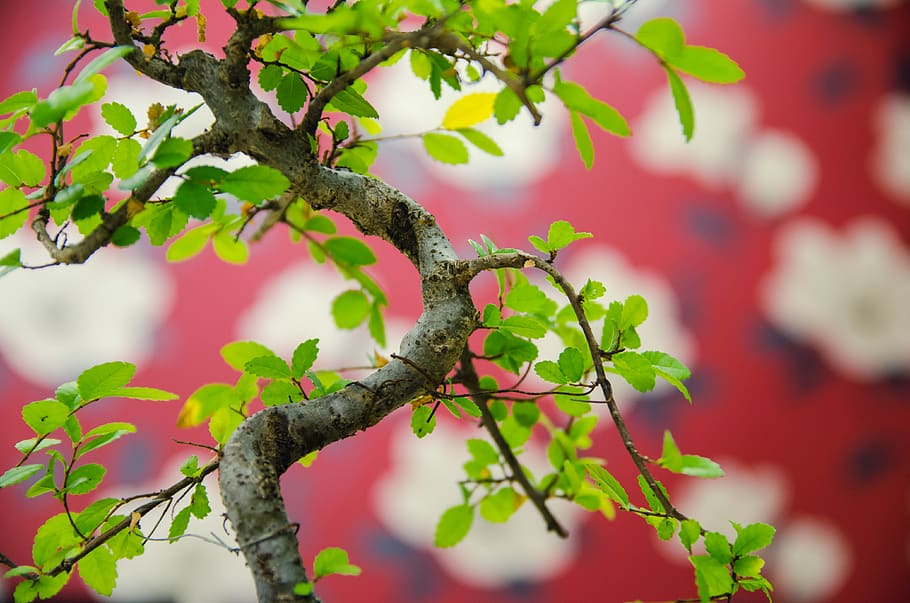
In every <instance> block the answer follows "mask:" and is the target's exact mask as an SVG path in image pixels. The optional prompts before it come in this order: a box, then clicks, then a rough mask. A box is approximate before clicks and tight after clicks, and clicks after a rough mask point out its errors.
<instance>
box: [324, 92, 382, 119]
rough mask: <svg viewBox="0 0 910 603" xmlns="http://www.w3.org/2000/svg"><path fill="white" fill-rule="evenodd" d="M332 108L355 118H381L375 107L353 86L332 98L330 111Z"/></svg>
mask: <svg viewBox="0 0 910 603" xmlns="http://www.w3.org/2000/svg"><path fill="white" fill-rule="evenodd" d="M331 108H334V109H336V110H338V111H341V112H343V113H347V114H348V115H353V116H355V117H374V118H378V117H379V113H377V112H376V109H375V108H374V107H373V105H371V104H370V103H369V102H368V101H367V99H365V98H363V97H362V96H361V95H360V93H359V92H357V91H356V90H354V88H353V87H352V86H348V87H347V88H345V89H344V90H342V91H341V92H339V93H338V94H336V95H335V96H333V97H332V101H331V102H330V103H329V109H331Z"/></svg>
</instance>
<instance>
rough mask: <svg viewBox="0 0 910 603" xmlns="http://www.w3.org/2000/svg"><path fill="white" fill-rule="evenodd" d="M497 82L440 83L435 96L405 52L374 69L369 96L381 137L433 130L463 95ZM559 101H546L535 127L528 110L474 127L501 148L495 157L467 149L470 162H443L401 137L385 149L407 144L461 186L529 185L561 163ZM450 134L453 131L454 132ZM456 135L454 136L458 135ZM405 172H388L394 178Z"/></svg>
mask: <svg viewBox="0 0 910 603" xmlns="http://www.w3.org/2000/svg"><path fill="white" fill-rule="evenodd" d="M500 87H501V85H500V84H498V83H497V82H496V81H495V80H494V78H492V76H487V77H485V78H483V79H481V80H480V81H479V82H477V83H476V84H474V83H472V84H465V85H464V86H463V89H462V92H460V93H459V92H455V91H454V90H452V89H450V88H449V87H448V86H447V85H445V84H443V85H442V96H441V97H440V99H439V100H438V101H437V100H436V99H435V98H433V94H432V93H431V92H430V89H429V85H428V84H427V83H426V82H423V81H421V80H419V79H418V78H416V77H414V74H413V73H412V72H411V68H410V65H409V61H408V59H407V57H405V58H404V59H402V60H401V61H399V62H398V63H396V64H395V65H393V66H391V67H389V68H387V69H382V70H381V71H378V72H377V73H376V74H375V77H374V79H373V80H372V84H371V85H370V88H369V89H368V90H367V97H368V98H369V99H370V100H371V102H373V103H374V105H375V106H376V110H377V111H378V112H379V115H380V120H381V123H382V126H383V132H382V136H396V135H402V134H416V133H420V132H425V131H427V130H432V129H433V128H437V127H439V125H440V124H441V123H442V118H443V115H445V112H446V110H447V109H448V108H449V106H450V105H451V104H452V103H453V102H454V101H455V100H456V99H457V98H458V97H459V96H461V95H463V94H470V93H474V92H494V91H498V90H499V88H500ZM557 105H558V103H554V102H552V101H549V100H548V101H547V102H545V103H544V104H543V106H542V109H541V111H542V112H543V113H544V114H545V115H546V116H547V117H546V119H544V120H543V121H542V122H541V124H540V125H539V126H534V124H533V122H532V121H531V119H530V117H529V116H528V113H527V111H526V110H522V111H521V113H520V114H519V115H518V116H517V117H516V118H515V119H514V120H513V121H511V122H509V123H507V124H505V125H504V126H501V127H500V126H496V123H495V120H493V119H490V120H488V121H486V122H483V123H481V124H479V125H478V126H476V128H477V129H478V130H481V131H483V132H485V133H487V134H488V135H490V136H491V137H492V138H493V139H494V140H495V141H496V142H497V143H498V144H499V146H500V148H502V150H503V156H501V157H494V156H492V155H488V154H486V153H483V152H481V151H478V150H477V149H473V148H470V147H471V145H470V144H468V147H469V149H468V150H469V153H470V154H471V162H470V163H468V164H467V165H457V166H452V165H445V164H442V163H439V162H438V161H435V160H433V159H431V158H430V157H428V156H427V154H426V152H425V151H424V150H423V146H422V144H421V142H420V141H419V140H418V139H414V140H408V141H404V142H394V141H390V142H387V143H382V144H384V145H388V147H387V148H384V149H383V150H384V151H386V152H392V151H394V150H395V148H396V146H397V145H402V144H403V145H407V149H408V151H409V153H410V154H412V155H416V156H417V157H418V161H419V162H420V163H421V168H420V169H428V170H430V171H431V172H432V173H433V175H434V176H435V177H437V178H439V179H440V180H442V181H443V182H445V183H447V184H449V185H451V186H454V187H458V188H461V189H469V190H478V189H489V188H504V187H510V186H522V185H527V184H533V183H534V182H536V181H537V180H538V179H539V178H541V177H543V176H544V175H545V174H546V173H547V172H548V171H550V170H552V169H554V168H555V167H556V165H557V164H558V162H559V159H560V156H559V146H560V145H559V141H560V139H561V136H562V134H563V124H564V123H565V116H564V112H563V111H561V110H559V107H558V106H557ZM453 135H456V134H454V133H453ZM456 136H457V135H456ZM406 176H407V175H395V174H389V179H390V180H391V181H392V182H395V181H397V180H400V179H403V178H405V177H406Z"/></svg>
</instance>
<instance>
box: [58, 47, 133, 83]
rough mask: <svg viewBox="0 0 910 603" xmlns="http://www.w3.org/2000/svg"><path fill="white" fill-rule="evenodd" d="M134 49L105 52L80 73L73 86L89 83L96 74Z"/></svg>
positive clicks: (122, 48) (111, 49)
mask: <svg viewBox="0 0 910 603" xmlns="http://www.w3.org/2000/svg"><path fill="white" fill-rule="evenodd" d="M133 50H134V47H133V46H132V45H130V46H115V47H113V48H109V49H108V50H105V51H104V52H103V53H101V54H100V55H98V56H97V57H95V58H94V59H92V61H91V62H90V63H89V64H88V65H86V66H85V67H83V68H82V71H80V72H79V75H77V76H76V79H75V80H73V84H74V85H75V84H79V83H81V82H86V81H88V78H90V77H92V76H93V75H95V74H96V73H98V72H100V71H101V70H102V69H104V68H106V67H107V66H108V65H111V64H112V63H114V62H115V61H117V60H119V59H122V58H123V57H125V56H126V55H128V54H129V53H131V52H133Z"/></svg>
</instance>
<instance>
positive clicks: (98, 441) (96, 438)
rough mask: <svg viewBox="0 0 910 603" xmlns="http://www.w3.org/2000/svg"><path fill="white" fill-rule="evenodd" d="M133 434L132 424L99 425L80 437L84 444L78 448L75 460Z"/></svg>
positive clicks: (133, 426)
mask: <svg viewBox="0 0 910 603" xmlns="http://www.w3.org/2000/svg"><path fill="white" fill-rule="evenodd" d="M135 432H136V426H135V425H133V424H132V423H123V422H116V423H106V424H104V425H99V426H98V427H95V428H94V429H92V430H90V431H89V432H88V433H86V434H85V435H84V436H83V437H82V439H83V441H84V444H83V445H82V446H81V447H80V448H79V452H78V454H77V455H76V458H81V457H82V456H83V455H85V454H86V453H88V452H91V451H92V450H95V449H98V448H101V447H102V446H106V445H108V444H110V443H111V442H113V441H114V440H118V439H120V438H121V437H123V436H125V435H127V434H129V433H135Z"/></svg>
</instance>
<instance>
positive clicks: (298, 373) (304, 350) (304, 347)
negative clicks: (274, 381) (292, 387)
mask: <svg viewBox="0 0 910 603" xmlns="http://www.w3.org/2000/svg"><path fill="white" fill-rule="evenodd" d="M318 354H319V340H318V339H307V340H306V341H304V342H303V343H301V344H300V345H298V346H297V347H296V348H295V349H294V355H293V356H292V357H291V376H292V377H294V379H300V378H301V377H303V374H304V373H305V372H306V371H308V370H309V369H310V368H311V367H312V366H313V362H315V361H316V356H317V355H318Z"/></svg>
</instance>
